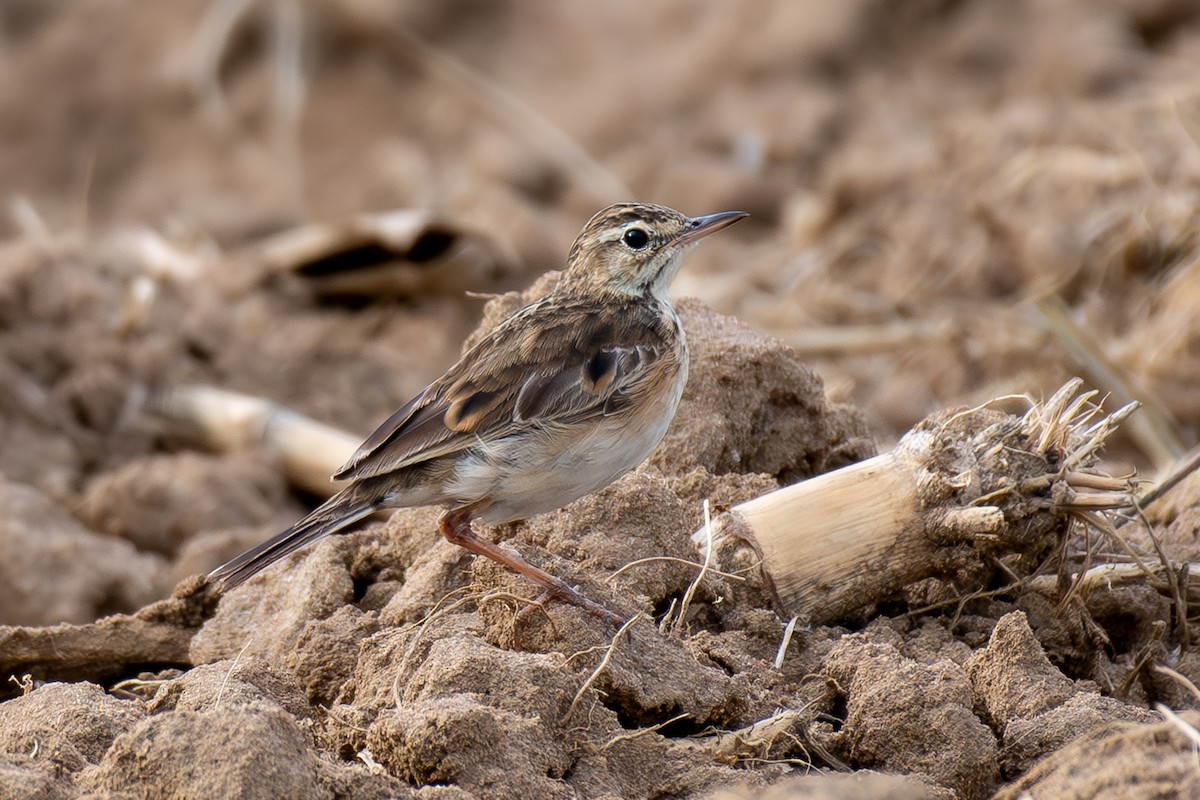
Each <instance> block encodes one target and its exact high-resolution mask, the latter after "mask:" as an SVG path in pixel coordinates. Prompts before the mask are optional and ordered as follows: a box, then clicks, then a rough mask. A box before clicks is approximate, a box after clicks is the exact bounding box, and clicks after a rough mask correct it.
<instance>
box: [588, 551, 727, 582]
mask: <svg viewBox="0 0 1200 800" xmlns="http://www.w3.org/2000/svg"><path fill="white" fill-rule="evenodd" d="M655 561H667V562H672V563H675V564H683V565H685V566H688V567H695V568H696V569H701V570H702V569H704V565H703V564H697V563H696V562H695V561H688V560H687V559H686V558H679V557H677V556H647V557H646V558H639V559H638V560H637V561H630V562H629V563H628V564H626V565H625V566H623V567H621V568H620V569H618V570H616V571H614V572H613V573H611V574H610V575H609V576H608V577H607V578H605V580H607V581H611V580H612V579H613V578H615V577H617V576H618V575H620V574H621V573H623V572H625V571H626V570H629V569H632V568H633V567H640V566H643V565H645V564H651V563H654V562H655ZM708 571H709V572H711V573H712V574H713V575H720V576H721V577H722V578H728V579H729V580H731V581H745V580H746V576H745V575H737V574H735V573H732V572H722V571H721V570H719V569H712V568H710V569H709V570H708Z"/></svg>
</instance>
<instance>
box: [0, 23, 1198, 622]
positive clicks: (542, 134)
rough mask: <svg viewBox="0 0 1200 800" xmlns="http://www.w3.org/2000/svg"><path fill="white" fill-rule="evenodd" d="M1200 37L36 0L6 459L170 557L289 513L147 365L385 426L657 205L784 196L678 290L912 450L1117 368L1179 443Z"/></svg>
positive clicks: (12, 190)
mask: <svg viewBox="0 0 1200 800" xmlns="http://www.w3.org/2000/svg"><path fill="white" fill-rule="evenodd" d="M1198 65H1200V4H1197V3H1194V2H1182V1H1180V0H1060V2H1055V3H1038V2H1021V1H1020V0H1016V1H1014V2H1004V3H996V2H986V0H906V1H904V2H894V1H893V0H830V1H829V2H821V1H820V0H808V1H807V2H786V1H785V0H778V1H777V2H770V1H768V0H758V1H753V0H746V2H739V3H722V2H699V1H684V0H676V1H675V2H659V3H646V2H631V1H630V0H609V1H608V2H604V3H593V2H584V1H583V0H567V1H566V2H557V3H545V2H540V1H539V0H511V1H509V2H497V1H495V0H446V1H445V2H438V3H426V2H385V1H384V0H323V1H321V2H317V1H316V0H311V1H308V2H306V1H304V0H173V1H172V2H169V3H146V2H121V1H120V0H7V2H4V3H2V4H0V201H2V203H0V385H3V386H4V387H5V389H4V391H3V392H0V442H2V443H3V444H2V447H0V473H3V475H4V476H5V478H6V481H7V484H6V485H7V487H8V489H7V490H8V491H9V492H12V491H16V489H15V488H14V487H20V491H22V492H24V491H26V490H28V491H30V492H34V493H36V498H34V497H33V495H29V496H26V495H22V496H23V497H26V499H27V500H28V502H29V503H30V504H32V505H29V508H31V509H35V510H36V509H42V508H43V506H42V505H38V504H39V503H43V504H45V505H46V507H55V508H62V509H66V511H67V512H69V516H70V517H71V518H72V520H75V521H78V522H79V523H81V524H82V525H83V526H85V527H86V528H87V529H88V530H89V531H96V532H99V533H101V534H105V533H107V534H117V535H120V536H122V537H123V538H125V539H127V540H130V541H132V542H134V544H135V546H136V549H137V551H138V553H139V554H140V556H145V557H147V558H149V557H155V558H159V557H161V558H168V559H169V558H175V557H176V556H178V555H179V548H180V547H182V546H183V545H182V544H180V543H181V542H184V541H186V540H187V539H188V536H189V535H190V534H192V533H195V532H196V529H197V528H199V527H202V526H205V527H206V529H208V528H212V527H214V526H216V527H220V526H221V525H226V526H229V527H238V526H243V527H244V526H262V528H263V529H264V530H265V529H269V528H270V527H271V526H272V525H275V524H277V523H279V522H280V520H282V521H284V522H286V521H288V519H289V518H290V517H291V515H292V514H293V513H294V512H295V511H296V510H298V509H299V508H300V506H299V504H295V505H293V506H292V507H291V508H288V507H286V500H285V499H283V498H284V497H285V495H286V489H285V488H284V487H283V485H282V483H278V482H277V479H273V478H270V477H267V476H265V475H264V470H263V469H261V465H259V464H256V463H253V462H252V460H251V461H248V462H246V463H244V464H242V463H241V462H239V464H241V465H240V466H239V465H238V464H234V465H232V466H231V464H230V462H229V460H228V459H223V460H220V461H218V460H216V459H215V457H214V459H213V460H211V461H207V460H205V459H206V458H207V457H204V456H199V455H195V454H188V455H186V456H185V455H181V454H178V453H176V452H174V451H172V450H170V449H169V448H165V447H164V445H163V443H162V442H161V440H160V438H159V434H158V432H157V431H156V429H155V428H154V426H153V425H152V424H151V423H150V422H148V421H147V420H146V418H145V417H146V415H145V414H144V413H142V408H143V404H144V403H145V401H146V398H147V397H149V396H151V395H152V394H153V393H154V392H155V391H156V389H157V387H161V386H164V385H177V384H180V383H186V382H202V383H208V384H216V385H220V386H224V387H228V388H232V389H237V390H239V391H243V392H247V393H250V394H254V395H258V396H262V397H266V398H269V399H271V400H273V401H276V402H279V403H282V404H284V405H287V406H290V407H292V408H296V409H298V410H300V411H302V412H304V413H306V414H309V415H311V416H313V417H315V418H317V419H320V420H322V421H324V422H328V423H330V424H334V425H338V426H340V427H343V428H345V429H347V430H350V431H354V432H357V433H366V432H368V431H369V430H371V429H372V427H373V426H374V425H375V424H377V422H378V421H380V420H381V419H383V418H384V417H385V416H386V415H387V414H388V413H389V412H390V411H391V410H392V409H394V408H395V407H396V406H397V405H398V404H399V403H401V402H403V401H404V400H406V399H407V398H408V397H409V396H410V395H411V394H412V393H413V392H415V391H417V390H419V389H420V388H421V387H423V386H424V385H425V383H426V382H427V381H428V380H429V379H430V378H432V377H434V376H436V375H437V374H439V373H440V372H441V371H442V370H443V369H444V368H445V366H446V365H447V364H448V363H450V361H451V360H453V358H454V356H455V354H456V353H457V352H458V348H459V346H460V345H461V342H462V340H463V338H464V337H465V336H466V335H467V333H469V331H470V330H471V329H472V328H473V327H474V325H475V323H476V322H477V321H478V319H479V317H480V314H481V312H482V305H483V303H482V300H481V299H480V297H478V296H477V295H481V294H482V295H486V294H488V293H495V292H501V291H507V290H511V289H516V288H522V287H524V286H527V285H529V284H530V283H531V282H532V281H533V280H534V279H535V278H536V277H537V276H539V275H540V274H542V273H543V272H545V271H546V270H550V269H556V268H559V267H560V266H562V264H563V260H564V258H565V255H566V252H567V249H568V247H569V246H570V243H571V241H572V239H573V238H574V236H575V234H576V233H577V232H578V230H579V229H580V227H581V226H582V224H583V223H584V222H585V221H586V220H587V218H588V217H589V216H590V215H591V214H592V213H593V212H595V211H596V210H598V209H599V208H600V207H602V206H604V205H606V204H608V203H609V202H612V201H616V200H628V199H638V200H645V201H652V202H659V203H664V204H667V205H671V206H674V207H676V208H679V209H680V210H682V211H684V212H686V213H690V214H700V213H708V212H712V211H718V210H725V209H740V210H745V211H748V212H750V213H751V215H752V216H751V218H750V219H749V220H748V221H747V222H746V223H743V224H741V225H739V226H737V227H736V228H733V229H731V230H730V232H729V233H728V235H723V236H721V237H716V238H714V239H713V240H712V241H711V242H708V243H706V244H705V246H704V247H703V248H700V249H698V250H697V251H696V253H695V254H694V255H693V256H692V257H691V258H690V259H689V261H688V263H687V266H686V267H685V269H684V272H683V274H682V275H681V276H680V279H679V280H678V282H677V283H676V286H675V294H676V295H677V296H683V295H691V296H696V297H699V298H701V299H703V300H704V301H706V302H707V303H709V304H710V305H712V306H714V307H715V308H717V309H718V310H720V311H722V312H724V313H728V314H732V315H736V316H737V317H739V318H740V319H742V320H744V321H746V322H748V323H750V324H752V325H754V326H756V327H758V328H761V329H764V330H766V331H769V332H771V333H773V334H774V335H776V336H779V337H781V338H782V339H784V340H786V341H787V342H789V343H791V344H792V345H793V346H794V347H796V348H797V350H798V352H800V353H801V354H802V356H803V357H804V358H805V360H807V361H808V362H809V363H811V364H812V365H813V367H814V368H815V369H816V370H817V371H818V372H819V373H820V374H821V375H822V377H823V378H824V379H825V381H826V385H827V389H828V392H829V393H830V395H831V396H832V397H833V398H834V399H836V400H839V401H843V402H850V403H853V404H855V405H857V406H859V407H860V408H862V409H863V410H864V412H865V413H866V415H867V417H868V421H869V424H870V425H871V429H872V431H873V432H874V434H875V436H876V437H877V440H878V441H879V443H880V445H881V447H886V446H888V445H889V444H891V443H892V442H894V441H895V439H896V438H897V437H899V436H900V435H902V434H903V433H904V431H906V430H907V429H908V428H909V426H911V425H912V424H913V423H914V422H916V421H917V420H919V419H921V418H922V417H923V416H924V415H926V414H927V413H929V412H930V411H932V410H935V409H937V408H941V407H945V406H948V405H952V404H958V403H976V402H981V401H984V400H986V399H988V398H991V397H995V396H999V395H1010V394H1023V393H1029V394H1032V395H1034V396H1042V395H1045V394H1049V393H1050V392H1051V391H1053V390H1054V389H1055V388H1057V387H1058V386H1059V385H1060V384H1061V383H1062V381H1063V380H1064V379H1065V378H1067V377H1069V376H1072V375H1081V376H1083V377H1084V378H1085V379H1086V380H1087V381H1088V383H1089V384H1090V385H1092V386H1093V387H1095V388H1097V389H1099V390H1100V391H1101V392H1103V393H1111V394H1112V395H1113V396H1114V398H1115V400H1117V401H1121V402H1123V401H1124V400H1125V399H1130V398H1136V399H1139V400H1141V401H1142V402H1143V403H1144V404H1145V405H1146V410H1145V412H1144V413H1142V414H1140V415H1139V416H1138V419H1139V422H1138V423H1137V424H1136V425H1130V426H1129V430H1130V433H1129V434H1128V435H1127V436H1126V438H1125V439H1124V440H1123V441H1122V442H1121V443H1118V445H1117V448H1116V450H1115V454H1114V455H1115V458H1116V459H1117V460H1118V462H1119V463H1120V464H1122V465H1128V466H1130V467H1137V468H1139V469H1141V470H1142V471H1143V473H1145V474H1153V473H1154V471H1155V470H1157V469H1160V468H1164V467H1166V466H1167V465H1169V464H1170V463H1171V462H1172V461H1173V460H1174V458H1175V457H1176V456H1177V455H1178V454H1179V453H1181V452H1183V451H1185V450H1186V449H1188V448H1189V447H1190V446H1191V444H1192V443H1193V442H1194V441H1195V438H1196V432H1197V426H1198V424H1200V313H1198V311H1200V261H1198V258H1197V253H1198V250H1197V246H1198V242H1197V236H1196V232H1197V222H1196V218H1197V217H1196V209H1197V199H1198V198H1200V144H1198V137H1200V79H1198V78H1197V74H1198V71H1197V66H1198ZM381 215H382V216H381ZM468 293H473V294H468ZM1114 405H1115V403H1114ZM247 458H250V457H249V456H247ZM221 487H224V488H221ZM204 498H208V499H207V500H205V499H204ZM231 498H233V499H231ZM239 498H240V499H239ZM168 500H169V501H170V502H168ZM12 502H13V501H11V500H10V502H9V505H10V506H12ZM281 503H282V504H284V507H283V510H282V511H280V508H281ZM22 507H24V506H22ZM147 509H158V511H155V512H154V514H157V516H147V515H151V511H148V510H147ZM163 509H168V510H163ZM40 513H41V512H40V511H38V512H37V513H35V511H30V512H29V518H30V520H37V519H40V518H41V517H39V514H40ZM139 514H140V515H142V516H138V515H139ZM205 515H207V519H206V517H205ZM214 520H216V522H214ZM10 524H16V523H12V522H11V521H10ZM31 524H32V523H31ZM63 524H64V525H66V524H68V523H67V522H66V521H64V523H63ZM70 524H75V522H71V523H70ZM42 525H43V527H45V524H44V520H43V523H42ZM138 531H142V532H143V535H141V538H139V534H138ZM163 532H169V533H170V536H169V537H168V536H167V534H166V533H163ZM22 552H24V551H22ZM140 556H139V557H140ZM23 557H24V556H23ZM193 566H194V565H193ZM178 570H180V571H182V574H187V569H186V568H185V567H179V568H178ZM192 571H195V570H192ZM160 588H161V587H160ZM105 591H109V592H110V593H112V592H116V593H117V594H114V595H113V596H111V597H109V596H108V595H104V596H103V597H101V598H100V599H99V600H97V599H96V598H94V597H93V598H91V599H89V600H88V601H87V602H88V603H92V604H93V606H95V607H96V608H99V609H100V610H104V609H106V608H119V607H125V606H128V605H131V604H133V603H134V602H135V601H136V600H137V598H136V597H133V596H130V595H128V594H123V595H122V594H120V592H128V591H132V590H126V589H121V590H119V591H118V590H117V589H111V590H105ZM155 591H159V590H157V589H156V590H155ZM147 593H148V595H153V592H151V591H150V590H148V589H147ZM106 603H107V605H106ZM72 613H74V612H72ZM80 613H81V614H82V613H83V612H80ZM64 614H65V615H66V616H71V615H70V614H67V612H65V611H64V612H61V613H59V616H60V617H61V616H63V615H64ZM7 616H8V617H9V618H10V619H14V618H19V619H21V620H25V619H33V618H35V617H37V615H33V616H30V615H29V614H26V613H25V612H22V613H20V614H16V613H15V612H14V613H10V614H8V615H7ZM39 618H40V617H39Z"/></svg>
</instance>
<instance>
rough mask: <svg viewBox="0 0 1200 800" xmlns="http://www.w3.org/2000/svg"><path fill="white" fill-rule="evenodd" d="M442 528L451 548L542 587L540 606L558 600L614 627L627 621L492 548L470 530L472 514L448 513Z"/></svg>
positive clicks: (463, 511) (516, 557) (459, 510)
mask: <svg viewBox="0 0 1200 800" xmlns="http://www.w3.org/2000/svg"><path fill="white" fill-rule="evenodd" d="M439 525H440V527H441V530H442V536H445V537H446V541H448V542H450V543H451V544H456V545H458V546H459V547H462V548H464V549H466V550H470V551H471V552H472V553H475V554H477V555H481V556H486V557H488V558H490V559H491V560H492V561H495V562H496V563H497V564H500V565H501V566H504V567H507V568H508V569H510V570H512V571H513V572H517V573H520V574H521V575H524V576H525V577H526V578H529V580H531V581H533V582H534V583H536V584H538V585H539V586H542V587H544V588H545V590H546V591H545V592H543V594H542V596H541V597H539V598H538V601H539V602H540V601H542V600H545V599H550V598H555V597H557V598H559V599H561V600H566V601H567V602H568V603H571V604H573V605H576V606H579V607H580V608H582V609H583V610H584V611H587V612H588V613H589V614H594V615H595V616H597V617H602V618H603V619H606V620H608V621H609V622H611V623H612V624H613V625H614V626H615V627H619V626H620V625H622V624H624V622H625V620H624V619H623V618H622V617H621V616H620V615H618V614H614V613H613V612H611V611H609V610H608V609H607V608H605V607H604V606H602V605H600V604H598V603H594V602H592V601H591V600H589V599H588V598H586V597H584V595H583V594H582V593H581V592H580V591H578V590H577V589H575V588H573V587H572V586H570V585H569V584H568V583H567V582H566V581H564V580H562V579H561V578H556V577H554V576H553V575H551V574H550V573H549V572H546V571H545V570H542V569H538V568H537V567H535V566H534V565H533V564H530V563H529V562H528V561H526V560H525V559H523V558H521V557H520V556H519V555H517V554H516V553H512V552H509V551H508V550H506V549H504V548H503V547H500V546H499V545H497V544H492V543H491V542H489V541H488V540H486V539H483V538H481V537H479V536H476V535H475V532H474V531H473V530H471V512H470V510H468V509H465V508H456V509H454V510H453V511H447V512H446V513H445V514H444V515H442V519H441V522H440V523H439Z"/></svg>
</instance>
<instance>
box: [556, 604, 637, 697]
mask: <svg viewBox="0 0 1200 800" xmlns="http://www.w3.org/2000/svg"><path fill="white" fill-rule="evenodd" d="M641 618H642V612H640V611H639V612H638V613H636V614H634V615H633V616H632V617H630V618H629V621H628V622H626V623H625V624H624V625H622V626H621V628H620V630H618V631H617V632H616V633H614V634H613V637H612V639H611V640H610V641H609V643H608V647H606V648H604V657H603V658H601V659H600V663H599V664H597V665H596V668H595V669H594V670H592V674H591V675H589V676H588V678H587V680H585V681H584V682H583V685H582V686H580V687H579V691H577V692H576V693H575V697H574V698H573V699H572V700H571V705H570V706H569V707H568V708H567V713H566V714H565V715H563V719H567V718H569V717H570V716H571V715H572V714H574V713H575V708H576V706H578V705H579V701H580V700H581V699H582V698H583V694H584V692H586V691H587V690H588V688H589V687H590V686H591V685H592V684H593V683H595V682H596V679H597V678H599V677H600V673H601V672H602V671H603V670H604V668H605V667H607V666H608V662H609V661H611V660H612V657H613V654H614V653H615V652H616V651H617V642H618V641H619V640H620V638H621V636H622V635H623V634H624V633H625V631H627V630H629V629H630V628H631V627H632V626H633V624H634V623H635V622H637V621H638V620H639V619H641Z"/></svg>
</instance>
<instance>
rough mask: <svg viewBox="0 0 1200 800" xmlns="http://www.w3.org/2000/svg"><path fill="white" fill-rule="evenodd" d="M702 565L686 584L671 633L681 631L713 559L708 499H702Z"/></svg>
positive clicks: (710, 508)
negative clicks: (693, 599) (703, 541)
mask: <svg viewBox="0 0 1200 800" xmlns="http://www.w3.org/2000/svg"><path fill="white" fill-rule="evenodd" d="M704 537H705V548H704V564H703V565H702V566H701V567H700V572H699V573H697V574H696V578H695V580H693V581H692V582H691V583H690V584H688V588H687V591H686V592H684V593H683V600H682V601H681V602H680V603H679V613H678V614H677V615H676V616H675V624H674V625H673V626H672V628H671V632H672V633H676V634H677V633H679V632H680V631H681V630H682V629H683V623H684V620H685V619H686V618H687V610H688V606H689V605H690V604H691V602H692V598H693V597H695V595H696V588H697V587H698V586H699V585H700V582H701V581H703V580H704V577H705V576H706V575H708V570H709V568H710V567H711V566H712V558H713V529H712V505H711V504H710V503H709V501H708V498H707V497H706V498H704Z"/></svg>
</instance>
